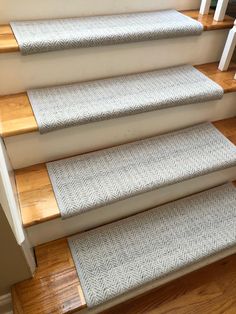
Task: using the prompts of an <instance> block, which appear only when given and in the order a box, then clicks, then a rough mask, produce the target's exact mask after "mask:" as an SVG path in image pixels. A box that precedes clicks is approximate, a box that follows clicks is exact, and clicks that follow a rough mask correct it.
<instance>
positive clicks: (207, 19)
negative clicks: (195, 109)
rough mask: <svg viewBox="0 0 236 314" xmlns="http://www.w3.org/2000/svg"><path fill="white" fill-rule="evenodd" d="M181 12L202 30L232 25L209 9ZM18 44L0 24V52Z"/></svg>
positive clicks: (230, 21) (9, 27)
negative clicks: (206, 10)
mask: <svg viewBox="0 0 236 314" xmlns="http://www.w3.org/2000/svg"><path fill="white" fill-rule="evenodd" d="M182 13H183V14H185V15H187V16H189V17H192V18H193V19H195V20H198V21H199V22H201V23H202V24H203V26H204V30H206V31H208V30H215V29H224V28H231V27H233V23H234V19H233V18H231V17H229V16H226V17H225V19H224V21H223V22H216V21H214V20H213V15H214V12H213V11H211V12H210V13H209V14H208V15H204V16H202V15H200V14H199V11H198V10H191V11H183V12H182ZM17 51H19V45H18V43H17V41H16V38H15V36H14V34H13V32H12V29H11V26H10V25H0V53H7V52H17Z"/></svg>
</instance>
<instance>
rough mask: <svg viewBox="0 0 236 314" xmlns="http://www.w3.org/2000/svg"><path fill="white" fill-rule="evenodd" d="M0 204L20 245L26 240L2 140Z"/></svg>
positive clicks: (0, 154)
mask: <svg viewBox="0 0 236 314" xmlns="http://www.w3.org/2000/svg"><path fill="white" fill-rule="evenodd" d="M0 203H1V205H2V208H3V211H4V213H5V215H6V217H7V220H8V222H9V224H10V226H11V229H12V231H13V233H14V235H15V238H16V241H17V243H18V244H19V245H21V244H22V242H24V240H25V236H24V231H23V228H22V222H21V215H20V208H19V204H18V199H17V193H16V186H15V179H14V173H13V169H12V166H11V164H10V161H9V159H8V156H7V152H6V149H5V145H4V143H3V140H2V138H0Z"/></svg>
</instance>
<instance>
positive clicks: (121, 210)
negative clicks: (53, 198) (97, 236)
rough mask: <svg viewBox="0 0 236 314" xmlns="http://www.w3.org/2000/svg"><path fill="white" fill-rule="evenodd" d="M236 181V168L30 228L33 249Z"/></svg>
mask: <svg viewBox="0 0 236 314" xmlns="http://www.w3.org/2000/svg"><path fill="white" fill-rule="evenodd" d="M234 180H236V166H235V167H231V168H227V169H224V170H220V171H216V172H212V173H209V174H207V175H204V176H200V177H196V178H194V179H190V180H186V181H183V182H180V183H176V184H173V185H168V186H166V187H162V188H159V189H157V190H154V191H151V192H147V193H143V194H141V195H137V196H134V197H131V198H128V199H125V200H122V201H119V202H116V203H113V204H110V205H108V206H105V207H100V208H98V209H94V210H91V211H88V212H86V213H84V214H81V215H78V216H75V217H72V218H68V219H64V220H62V219H61V218H57V219H53V220H51V221H48V222H44V223H40V224H37V225H35V226H32V227H29V228H27V234H28V237H29V239H30V241H31V242H32V244H33V245H34V246H36V245H39V244H42V243H46V242H48V241H52V240H55V239H58V238H61V237H65V236H68V235H72V234H75V233H78V232H81V231H84V230H88V229H91V228H94V227H97V226H99V225H103V224H105V223H109V222H112V221H115V220H118V219H121V218H124V217H128V216H130V215H133V214H136V213H138V212H141V211H143V210H146V209H149V208H153V207H155V206H158V205H160V204H164V203H168V202H170V201H173V200H176V199H178V198H181V197H185V196H187V195H190V194H194V193H197V192H200V191H203V190H206V189H209V188H211V187H214V186H217V185H220V184H223V183H225V182H227V181H234Z"/></svg>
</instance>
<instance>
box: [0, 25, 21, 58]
mask: <svg viewBox="0 0 236 314" xmlns="http://www.w3.org/2000/svg"><path fill="white" fill-rule="evenodd" d="M16 51H19V46H18V43H17V41H16V38H15V36H14V35H13V32H12V29H11V26H10V25H0V53H6V52H16Z"/></svg>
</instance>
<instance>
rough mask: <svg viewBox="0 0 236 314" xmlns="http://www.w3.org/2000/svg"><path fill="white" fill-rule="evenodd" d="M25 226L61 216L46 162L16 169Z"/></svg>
mask: <svg viewBox="0 0 236 314" xmlns="http://www.w3.org/2000/svg"><path fill="white" fill-rule="evenodd" d="M15 179H16V186H17V192H18V199H19V204H20V208H21V215H22V221H23V225H24V227H28V226H32V225H34V224H37V223H39V222H44V221H47V220H51V219H54V218H57V217H60V213H59V208H58V206H57V201H56V199H55V196H54V192H53V189H52V185H51V182H50V179H49V175H48V172H47V169H46V165H45V164H38V165H34V166H31V167H27V168H23V169H18V170H15Z"/></svg>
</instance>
